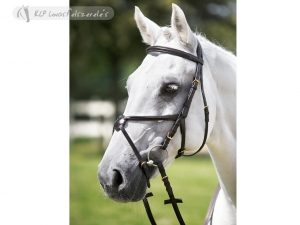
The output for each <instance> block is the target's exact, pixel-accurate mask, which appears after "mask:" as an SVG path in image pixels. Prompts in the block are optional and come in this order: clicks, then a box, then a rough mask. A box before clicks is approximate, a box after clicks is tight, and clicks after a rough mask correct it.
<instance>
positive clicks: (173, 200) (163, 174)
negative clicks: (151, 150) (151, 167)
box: [157, 163, 185, 225]
mask: <svg viewBox="0 0 300 225" xmlns="http://www.w3.org/2000/svg"><path fill="white" fill-rule="evenodd" d="M157 167H158V169H159V172H160V175H161V177H162V180H163V182H164V185H165V187H166V191H167V192H168V195H169V197H170V199H168V200H165V205H166V204H172V206H173V209H174V212H175V214H176V216H177V219H178V221H179V223H180V225H185V223H184V220H183V218H182V216H181V213H180V211H179V208H178V205H177V203H182V199H180V198H175V196H174V193H173V190H172V187H171V184H170V182H169V178H168V176H167V174H166V171H165V168H164V166H163V164H162V163H158V164H157Z"/></svg>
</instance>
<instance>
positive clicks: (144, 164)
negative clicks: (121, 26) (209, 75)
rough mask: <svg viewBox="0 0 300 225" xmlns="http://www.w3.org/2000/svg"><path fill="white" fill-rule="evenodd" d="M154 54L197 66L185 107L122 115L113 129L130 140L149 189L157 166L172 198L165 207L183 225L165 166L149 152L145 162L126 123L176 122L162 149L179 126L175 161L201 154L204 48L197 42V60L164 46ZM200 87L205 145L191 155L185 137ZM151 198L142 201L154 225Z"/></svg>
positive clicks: (204, 99) (205, 112)
mask: <svg viewBox="0 0 300 225" xmlns="http://www.w3.org/2000/svg"><path fill="white" fill-rule="evenodd" d="M151 52H160V53H167V54H171V55H175V56H179V57H182V58H185V59H188V60H191V61H193V62H195V63H196V64H197V66H196V72H195V76H194V78H193V80H192V83H191V87H190V90H189V93H188V96H187V98H186V101H185V103H184V104H183V106H182V108H181V110H180V112H179V114H173V115H162V116H125V115H121V116H119V117H118V119H117V120H116V121H115V123H114V130H115V131H120V130H121V131H122V133H123V135H124V136H125V138H126V139H127V141H128V143H129V144H130V146H131V148H132V150H133V152H134V153H135V155H136V157H137V159H138V160H139V164H140V167H141V169H142V171H143V173H144V174H145V176H146V180H147V186H148V187H150V181H149V180H150V176H149V168H148V166H153V165H154V166H157V167H158V169H159V172H160V174H161V176H162V180H163V182H164V185H165V186H166V190H167V192H168V195H169V197H170V199H169V200H165V204H172V206H173V209H174V211H175V214H176V216H177V219H178V221H179V223H180V224H181V225H184V224H185V223H184V221H183V218H182V216H181V214H180V211H179V208H178V206H177V203H182V200H181V199H176V198H175V196H174V194H173V191H172V187H171V184H170V182H169V179H168V176H167V175H166V172H165V169H164V166H163V162H153V161H152V160H150V158H149V154H150V151H151V150H150V151H149V153H148V161H145V160H144V159H143V158H142V156H141V155H140V153H139V150H138V149H137V147H136V146H135V144H134V143H133V141H132V140H131V138H130V136H129V135H128V133H127V132H126V130H125V124H126V122H127V121H149V120H155V121H158V120H167V121H175V122H174V124H173V126H172V128H171V130H170V131H169V132H168V134H167V135H166V138H165V139H164V140H163V142H162V143H161V145H159V147H160V148H161V149H162V150H167V146H168V145H169V143H170V141H171V140H172V138H173V136H174V135H175V133H176V132H177V129H178V127H180V132H181V147H180V149H179V150H178V153H177V156H176V158H178V157H180V156H193V155H195V154H196V153H198V152H199V151H200V150H201V149H202V148H203V146H204V145H205V142H206V138H207V132H208V122H209V111H208V106H207V102H206V98H205V93H204V89H203V73H202V68H203V63H204V62H203V52H202V47H201V45H200V43H199V41H198V45H197V57H196V56H194V55H192V54H189V53H186V52H184V51H180V50H177V49H174V48H168V47H163V46H151V47H149V48H147V53H148V54H149V53H151ZM198 84H200V88H201V93H202V98H203V103H204V115H205V118H204V121H205V130H204V137H203V142H202V144H201V146H200V148H199V149H198V150H197V151H196V152H194V153H192V154H184V150H185V136H186V128H185V118H186V117H187V116H188V112H189V109H190V106H191V103H192V100H193V97H194V94H195V92H196V90H197V86H198ZM155 147H157V146H155ZM150 196H153V194H152V193H151V192H150V193H147V194H146V196H145V197H144V198H143V202H144V206H145V209H146V212H147V214H148V218H149V220H150V222H151V224H152V225H155V224H156V222H155V220H154V218H153V215H152V212H151V209H150V206H149V203H148V200H147V198H148V197H150Z"/></svg>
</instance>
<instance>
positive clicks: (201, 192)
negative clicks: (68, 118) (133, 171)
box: [70, 140, 217, 225]
mask: <svg viewBox="0 0 300 225" xmlns="http://www.w3.org/2000/svg"><path fill="white" fill-rule="evenodd" d="M70 146H71V148H70V225H104V224H109V225H120V224H123V225H127V224H130V225H149V224H150V222H149V221H148V217H147V214H146V212H145V210H144V206H143V203H142V202H138V203H126V204H124V203H117V202H114V201H113V200H111V199H108V198H107V197H106V196H105V195H104V193H103V190H102V189H101V187H100V184H99V182H98V178H97V167H98V164H99V162H100V161H101V158H102V155H103V151H101V147H100V142H98V141H95V140H81V141H75V142H73V143H72V144H71V145H70ZM167 174H168V176H169V178H170V182H171V185H172V187H173V191H174V194H175V196H176V197H177V198H182V199H183V202H184V203H183V204H179V208H180V211H181V213H182V216H183V219H184V220H185V222H186V224H188V225H193V224H202V223H203V221H204V218H205V215H206V212H207V208H208V205H209V202H210V199H211V197H212V195H213V193H214V190H215V188H216V186H217V177H216V174H215V170H214V167H213V165H212V162H211V160H210V158H209V157H208V156H203V155H202V156H194V157H188V158H183V157H182V158H180V159H178V160H176V161H175V162H173V164H172V165H171V166H170V167H169V168H168V169H167ZM149 191H151V192H152V193H153V194H154V197H151V198H149V202H150V206H151V209H152V212H153V215H154V218H155V219H156V222H157V224H158V225H173V224H178V222H177V220H176V216H175V214H174V212H173V209H172V206H171V205H166V206H165V205H163V201H164V200H166V199H168V197H167V193H166V191H165V187H164V185H163V182H162V181H161V179H160V178H157V179H154V180H151V188H150V189H149Z"/></svg>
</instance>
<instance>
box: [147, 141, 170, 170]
mask: <svg viewBox="0 0 300 225" xmlns="http://www.w3.org/2000/svg"><path fill="white" fill-rule="evenodd" d="M156 147H162V145H155V146H154V147H152V148H151V149H150V150H149V152H148V162H147V165H149V166H157V165H156V164H154V163H153V160H151V159H150V153H151V151H152V149H154V148H156ZM165 151H166V152H167V156H166V159H165V160H164V161H163V163H162V164H165V163H166V162H167V160H168V158H169V152H168V149H165Z"/></svg>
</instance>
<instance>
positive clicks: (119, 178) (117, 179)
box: [113, 170, 123, 187]
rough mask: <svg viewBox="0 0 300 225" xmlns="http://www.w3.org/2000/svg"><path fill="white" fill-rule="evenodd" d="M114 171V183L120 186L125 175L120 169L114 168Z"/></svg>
mask: <svg viewBox="0 0 300 225" xmlns="http://www.w3.org/2000/svg"><path fill="white" fill-rule="evenodd" d="M113 171H114V175H113V176H114V178H113V182H114V185H116V186H117V187H119V186H120V185H121V184H122V183H123V177H122V175H121V173H120V172H119V171H118V170H113Z"/></svg>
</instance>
